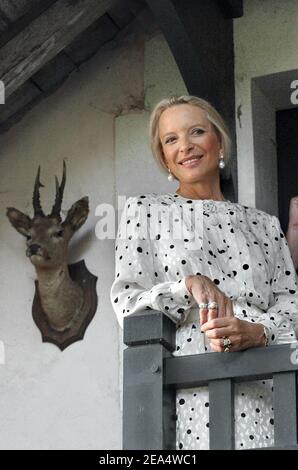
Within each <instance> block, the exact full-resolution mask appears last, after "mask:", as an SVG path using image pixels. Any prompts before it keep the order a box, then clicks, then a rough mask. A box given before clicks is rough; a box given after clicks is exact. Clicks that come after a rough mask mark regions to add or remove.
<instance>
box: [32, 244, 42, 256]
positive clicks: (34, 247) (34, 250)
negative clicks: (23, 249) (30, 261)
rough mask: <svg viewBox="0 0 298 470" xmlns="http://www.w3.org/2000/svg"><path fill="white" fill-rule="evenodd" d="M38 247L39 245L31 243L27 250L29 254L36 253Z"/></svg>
mask: <svg viewBox="0 0 298 470" xmlns="http://www.w3.org/2000/svg"><path fill="white" fill-rule="evenodd" d="M39 248H40V245H37V244H34V245H31V246H30V247H29V251H30V253H31V255H36V253H37V252H38V250H39Z"/></svg>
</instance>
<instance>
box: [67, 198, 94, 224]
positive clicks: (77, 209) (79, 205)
mask: <svg viewBox="0 0 298 470" xmlns="http://www.w3.org/2000/svg"><path fill="white" fill-rule="evenodd" d="M88 214H89V200H88V197H87V196H86V197H83V198H82V199H79V200H78V201H77V202H75V203H74V204H73V205H72V206H71V208H70V209H69V211H68V212H67V216H66V218H65V220H64V222H63V224H62V226H63V227H69V228H70V230H71V231H72V232H75V231H76V230H78V229H79V228H80V227H82V225H83V224H84V223H85V222H86V220H87V217H88Z"/></svg>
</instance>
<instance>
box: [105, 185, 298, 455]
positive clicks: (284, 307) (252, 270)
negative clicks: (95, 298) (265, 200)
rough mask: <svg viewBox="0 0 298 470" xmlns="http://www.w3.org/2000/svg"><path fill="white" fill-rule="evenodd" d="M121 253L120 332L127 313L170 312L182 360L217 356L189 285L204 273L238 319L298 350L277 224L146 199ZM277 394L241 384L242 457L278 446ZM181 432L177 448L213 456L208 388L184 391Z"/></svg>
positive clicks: (125, 231)
mask: <svg viewBox="0 0 298 470" xmlns="http://www.w3.org/2000/svg"><path fill="white" fill-rule="evenodd" d="M156 205H158V208H159V209H158V216H156V211H155V212H154V208H155V209H156V207H157V206H156ZM127 210H129V211H130V212H129V213H127V212H126V211H127ZM169 215H170V218H171V221H172V225H171V227H172V229H171V230H166V229H165V227H164V221H165V220H167V217H168V216H169ZM148 216H150V217H148ZM128 220H129V221H130V222H129V223H127V221H128ZM182 220H183V224H181V221H182ZM179 224H180V225H179ZM182 225H183V233H182V234H181V237H180V238H179V237H178V238H177V237H174V236H173V233H174V232H173V230H174V229H173V227H176V228H175V230H177V227H178V228H179V226H182ZM149 233H150V236H149ZM198 233H199V234H201V235H202V237H201V239H200V238H199V237H198V238H195V237H194V234H198ZM116 246H117V250H116V252H117V256H116V277H115V281H114V283H113V286H112V289H111V303H112V305H113V308H114V310H115V312H116V314H117V318H118V320H119V323H120V325H121V326H122V324H123V317H124V316H125V315H128V314H133V313H135V312H138V311H143V310H145V309H148V308H149V309H154V310H159V311H161V312H163V313H164V314H165V315H167V316H169V317H170V318H171V319H172V320H173V321H174V322H175V323H176V324H177V332H176V351H175V352H174V354H173V355H174V356H182V355H186V354H200V353H202V354H204V353H205V352H210V351H211V348H210V343H209V341H208V339H207V337H206V335H204V334H202V333H201V331H200V325H199V321H198V312H197V308H195V306H196V302H195V300H194V298H193V296H192V295H191V294H190V293H189V292H188V290H187V289H186V286H185V277H186V276H188V275H190V274H192V275H194V274H196V273H197V275H205V276H208V277H209V278H210V279H211V280H212V281H213V282H214V285H215V286H216V287H217V288H218V289H220V290H222V291H223V292H224V293H225V294H226V295H227V296H228V297H230V298H231V299H232V300H233V305H234V315H235V316H236V317H238V318H240V319H241V320H245V321H249V322H252V323H257V322H260V323H263V324H264V325H266V327H267V328H268V331H269V342H270V344H278V343H286V342H291V341H295V333H294V330H293V327H294V326H295V324H297V312H298V294H297V281H296V275H295V272H294V269H293V265H292V261H291V258H290V254H289V250H288V246H287V242H286V239H285V237H284V235H283V234H282V232H281V228H280V224H279V221H278V219H277V218H276V217H273V216H270V215H268V214H266V213H264V212H262V211H259V210H257V209H254V208H249V207H246V206H241V205H239V204H233V203H230V202H225V201H218V202H216V201H198V200H197V201H195V200H189V199H185V198H182V197H181V196H178V195H173V194H165V195H155V194H146V195H141V196H139V197H132V198H129V200H128V201H127V204H126V206H125V211H124V213H123V216H122V218H121V223H120V226H119V230H118V237H117V242H116ZM271 387H272V383H271V381H270V380H266V381H263V383H262V382H261V381H258V382H250V383H248V384H236V385H235V431H236V432H235V436H236V448H256V447H262V446H270V445H273V428H274V426H273V423H274V414H273V410H272V407H273V405H272V390H271ZM176 426H177V428H176V431H177V432H176V436H177V442H176V448H177V449H184V450H191V449H207V448H208V447H209V431H208V427H209V396H208V391H207V390H206V389H204V388H195V389H186V390H177V420H176Z"/></svg>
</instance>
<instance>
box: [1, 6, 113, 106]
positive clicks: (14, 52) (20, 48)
mask: <svg viewBox="0 0 298 470" xmlns="http://www.w3.org/2000/svg"><path fill="white" fill-rule="evenodd" d="M114 3H115V0H72V1H69V0H59V1H57V2H55V3H54V4H53V5H52V6H50V7H49V8H48V9H47V10H46V11H45V12H44V13H42V14H41V15H40V16H38V17H37V18H36V19H35V20H34V21H33V22H32V23H30V24H29V25H28V26H27V27H26V28H24V29H23V30H22V31H21V32H20V33H19V34H18V35H17V36H15V37H14V38H13V39H11V40H10V41H9V42H8V43H6V44H5V45H4V46H3V47H2V48H1V49H0V80H2V81H3V82H4V85H5V96H6V99H7V98H8V97H9V96H10V95H11V94H12V93H13V92H14V91H16V90H17V89H18V88H19V87H20V86H22V85H23V84H24V83H25V82H26V81H27V80H28V79H29V78H30V77H31V76H32V75H34V74H35V73H36V72H37V71H38V70H39V69H40V68H41V67H42V66H43V65H45V64H46V63H47V62H48V61H49V60H51V59H52V58H53V57H55V56H56V55H57V54H58V53H59V52H60V51H62V50H63V49H64V48H65V47H66V46H68V45H69V44H70V43H71V42H72V41H73V40H74V39H75V38H76V36H78V35H79V34H80V33H81V32H82V31H84V30H85V29H86V28H87V27H88V26H90V25H91V24H92V23H93V22H94V21H95V20H96V19H98V18H99V17H100V16H102V15H103V14H104V13H106V11H107V10H109V8H111V7H112V6H113V5H114Z"/></svg>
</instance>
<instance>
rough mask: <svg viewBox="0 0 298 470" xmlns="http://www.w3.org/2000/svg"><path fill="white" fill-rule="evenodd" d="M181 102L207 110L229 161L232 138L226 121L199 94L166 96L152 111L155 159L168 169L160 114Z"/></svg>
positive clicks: (150, 126)
mask: <svg viewBox="0 0 298 470" xmlns="http://www.w3.org/2000/svg"><path fill="white" fill-rule="evenodd" d="M179 104H189V105H191V106H197V107H198V108H200V109H202V110H203V111H205V112H206V115H207V118H208V120H209V121H210V122H211V124H212V125H213V128H214V131H215V132H216V134H217V136H218V138H219V140H220V142H221V146H222V150H223V155H224V159H225V162H226V163H227V162H228V161H229V159H230V152H231V138H230V133H229V130H228V128H227V126H226V123H225V121H224V120H223V118H222V117H221V115H220V114H219V113H218V112H217V111H216V109H215V108H214V107H213V106H212V105H211V104H210V103H209V102H208V101H205V100H203V99H202V98H198V97H197V96H187V95H182V96H171V97H170V98H166V99H164V100H162V101H160V102H159V103H158V104H157V105H156V106H155V108H154V110H153V111H152V113H151V117H150V125H149V134H150V144H151V150H152V153H153V155H154V157H155V159H156V160H157V162H158V164H159V165H160V166H161V167H162V168H163V169H164V170H166V171H168V169H167V165H166V162H165V160H164V154H163V150H162V145H161V141H160V136H159V132H158V124H159V119H160V116H161V115H162V113H163V112H164V111H165V110H166V109H168V108H171V107H172V106H177V105H179Z"/></svg>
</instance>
